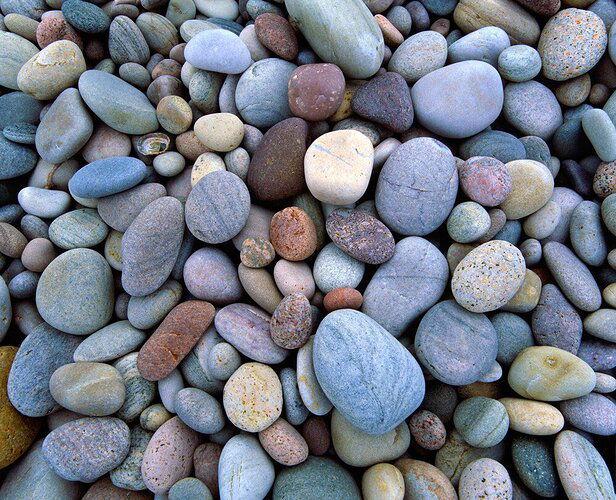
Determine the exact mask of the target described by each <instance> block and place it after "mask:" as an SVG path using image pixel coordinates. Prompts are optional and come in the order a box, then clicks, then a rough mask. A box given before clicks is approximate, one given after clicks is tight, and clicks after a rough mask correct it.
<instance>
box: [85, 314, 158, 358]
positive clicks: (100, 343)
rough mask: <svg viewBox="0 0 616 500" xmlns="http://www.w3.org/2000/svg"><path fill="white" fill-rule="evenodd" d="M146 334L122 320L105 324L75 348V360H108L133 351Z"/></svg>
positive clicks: (144, 338)
mask: <svg viewBox="0 0 616 500" xmlns="http://www.w3.org/2000/svg"><path fill="white" fill-rule="evenodd" d="M146 338H147V337H146V334H145V333H144V332H143V331H141V330H137V329H136V328H134V327H133V326H131V324H130V323H129V322H128V321H126V320H124V321H118V322H116V323H112V324H110V325H107V326H106V327H105V328H102V329H100V330H98V331H97V332H94V333H93V334H92V335H90V336H89V337H87V338H86V339H85V340H84V341H83V342H82V343H81V344H80V345H79V346H78V348H77V349H76V350H75V353H74V355H73V359H74V360H75V361H110V360H114V359H117V358H119V357H121V356H124V355H125V354H128V353H129V352H132V351H134V350H135V349H137V348H138V347H140V346H141V344H143V342H145V340H146Z"/></svg>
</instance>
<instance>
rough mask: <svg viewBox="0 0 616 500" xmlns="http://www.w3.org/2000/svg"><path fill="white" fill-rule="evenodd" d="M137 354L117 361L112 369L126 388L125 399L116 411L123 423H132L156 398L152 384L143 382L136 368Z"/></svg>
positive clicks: (131, 354)
mask: <svg viewBox="0 0 616 500" xmlns="http://www.w3.org/2000/svg"><path fill="white" fill-rule="evenodd" d="M137 357H138V353H137V352H131V353H129V354H127V355H125V356H122V357H121V358H120V359H118V360H117V361H116V362H115V363H114V364H113V367H114V368H115V369H116V370H118V371H119V372H120V375H122V379H123V381H124V385H125V386H126V398H125V399H124V404H123V405H122V407H121V408H120V409H119V410H118V412H117V414H116V416H117V417H118V418H121V419H122V420H124V421H125V422H132V421H134V420H136V419H137V417H138V416H139V415H140V414H141V412H142V411H144V410H145V409H146V408H147V407H148V405H150V404H152V402H153V401H154V397H155V396H156V385H155V384H154V382H150V381H149V380H145V379H144V378H143V377H142V376H141V374H140V373H139V370H138V368H137Z"/></svg>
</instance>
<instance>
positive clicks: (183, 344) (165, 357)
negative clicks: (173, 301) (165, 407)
mask: <svg viewBox="0 0 616 500" xmlns="http://www.w3.org/2000/svg"><path fill="white" fill-rule="evenodd" d="M213 319H214V307H213V306H212V305H211V304H210V303H209V302H205V301H200V300H188V301H186V302H182V303H181V304H179V305H177V306H175V307H174V308H173V309H172V310H171V311H170V312H169V314H167V316H166V317H165V319H164V320H163V322H162V323H161V324H160V325H159V326H158V328H157V329H156V331H155V332H154V333H153V334H152V336H151V337H150V338H149V339H148V341H147V342H146V343H145V344H144V345H143V347H141V350H140V351H139V359H138V362H137V366H138V368H139V372H140V373H141V375H142V376H143V378H145V379H146V380H152V381H156V380H161V379H163V378H165V377H166V376H167V375H169V374H170V373H171V372H172V371H173V370H174V369H175V368H176V367H177V366H178V364H179V363H180V362H181V361H182V360H183V359H184V358H185V357H186V355H187V354H188V353H189V352H190V351H191V349H192V348H193V347H194V346H195V344H196V343H197V342H198V341H199V339H200V338H201V336H202V335H203V334H204V332H205V331H206V330H207V328H208V326H209V325H210V323H211V322H212V320H213Z"/></svg>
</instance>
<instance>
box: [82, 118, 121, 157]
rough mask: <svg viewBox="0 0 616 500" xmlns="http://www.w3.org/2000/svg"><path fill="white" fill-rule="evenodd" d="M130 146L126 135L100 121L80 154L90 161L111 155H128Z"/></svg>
mask: <svg viewBox="0 0 616 500" xmlns="http://www.w3.org/2000/svg"><path fill="white" fill-rule="evenodd" d="M131 147H132V145H131V140H130V137H129V136H128V135H126V134H123V133H122V132H118V131H117V130H114V129H112V128H111V127H108V126H107V125H105V124H104V123H101V124H100V125H99V126H98V127H97V128H96V129H95V130H94V133H93V134H92V136H91V137H90V139H89V140H88V142H87V143H86V145H85V146H84V147H83V149H82V150H81V156H83V159H84V160H86V161H87V162H88V163H92V162H94V161H96V160H102V159H103V158H110V157H112V156H129V155H130V151H131Z"/></svg>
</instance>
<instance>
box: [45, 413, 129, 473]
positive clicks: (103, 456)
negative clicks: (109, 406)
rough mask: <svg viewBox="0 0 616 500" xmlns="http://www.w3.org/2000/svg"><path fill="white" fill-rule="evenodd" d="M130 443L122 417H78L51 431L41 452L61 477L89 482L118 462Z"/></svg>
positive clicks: (114, 466)
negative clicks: (94, 437)
mask: <svg viewBox="0 0 616 500" xmlns="http://www.w3.org/2000/svg"><path fill="white" fill-rule="evenodd" d="M93 436H96V439H92V437H93ZM129 447H130V431H129V429H128V426H127V425H126V424H125V423H124V422H122V420H120V419H118V418H110V417H107V418H81V419H78V420H73V421H71V422H68V423H66V424H64V425H62V426H61V427H58V428H57V429H55V430H53V431H51V432H50V433H49V434H48V435H47V437H46V438H45V440H44V441H43V456H44V457H45V460H46V461H47V463H48V464H49V466H50V467H51V468H52V469H53V471H54V472H55V473H56V474H58V475H59V476H60V477H62V478H64V479H67V480H69V481H81V482H84V483H92V482H94V481H95V480H96V479H98V478H100V477H102V476H104V475H105V474H106V473H107V472H109V471H111V470H113V469H115V468H116V467H117V466H118V465H120V464H121V463H122V462H123V461H124V459H125V458H126V456H127V455H128V452H129Z"/></svg>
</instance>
